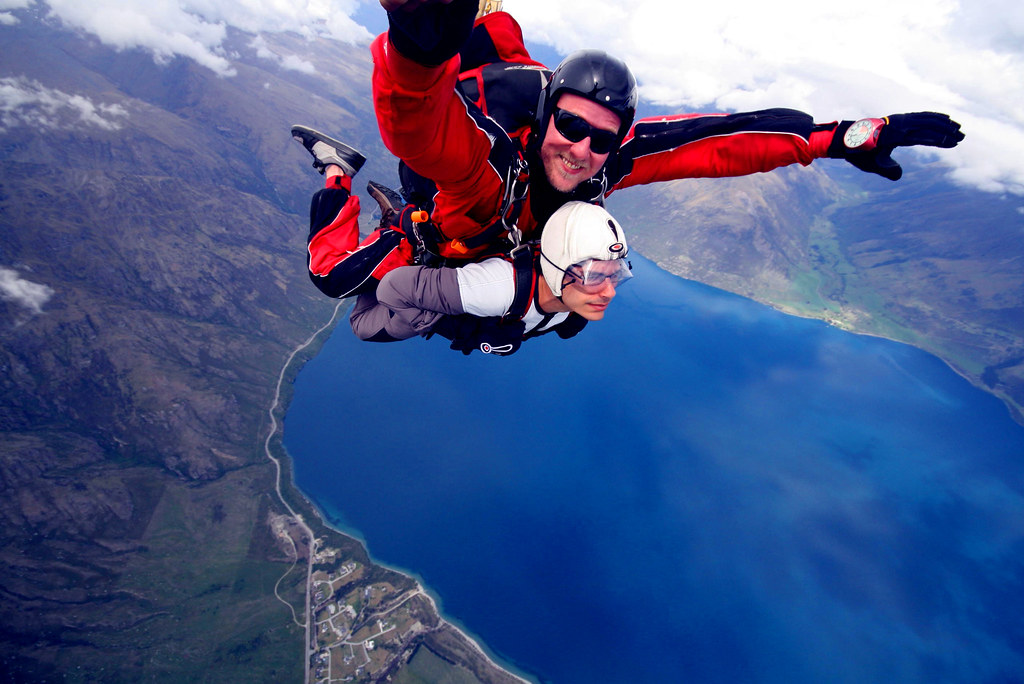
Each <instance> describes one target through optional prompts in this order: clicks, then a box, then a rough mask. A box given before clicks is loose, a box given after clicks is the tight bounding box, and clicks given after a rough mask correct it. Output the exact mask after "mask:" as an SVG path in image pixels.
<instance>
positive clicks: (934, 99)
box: [0, 0, 1024, 195]
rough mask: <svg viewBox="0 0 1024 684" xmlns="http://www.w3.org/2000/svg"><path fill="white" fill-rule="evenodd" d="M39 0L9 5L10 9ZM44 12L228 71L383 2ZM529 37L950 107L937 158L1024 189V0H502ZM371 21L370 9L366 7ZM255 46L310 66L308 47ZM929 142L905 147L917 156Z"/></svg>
mask: <svg viewBox="0 0 1024 684" xmlns="http://www.w3.org/2000/svg"><path fill="white" fill-rule="evenodd" d="M33 1H34V2H35V3H37V4H41V3H43V1H44V0H0V10H2V9H9V8H17V7H26V6H28V4H29V3H30V2H33ZM45 2H46V4H47V5H48V6H49V8H50V15H51V16H53V17H57V18H59V19H60V20H61V21H63V22H64V23H65V24H67V25H69V26H72V27H75V28H78V29H80V30H84V31H87V32H89V33H92V34H94V35H95V36H97V37H98V38H99V39H100V40H102V41H103V42H105V43H107V44H110V45H113V46H115V47H118V48H121V49H126V48H142V49H146V50H149V51H151V52H152V53H153V55H154V57H155V58H156V59H157V60H166V59H170V58H172V57H186V58H189V59H193V60H195V61H196V62H198V63H200V64H202V65H204V66H207V67H208V68H210V69H212V70H213V71H215V72H216V73H218V74H222V75H224V76H230V75H232V74H233V73H234V67H233V66H232V63H231V60H232V58H233V56H232V55H231V54H230V53H229V51H228V50H227V49H226V48H225V47H224V44H225V40H226V38H227V35H228V29H229V27H234V28H237V29H240V30H243V31H246V32H250V33H253V34H257V35H259V34H260V33H271V32H282V31H294V32H297V33H299V34H300V35H303V36H307V37H310V38H312V37H317V36H327V37H330V38H332V39H335V40H341V41H345V42H349V43H362V42H368V41H369V40H370V38H371V34H370V32H369V31H367V29H366V28H364V27H363V26H360V25H359V24H358V23H356V21H355V20H354V19H353V17H354V16H355V15H356V13H357V11H358V10H360V8H361V7H363V6H365V7H366V8H367V9H366V12H370V13H374V14H375V13H376V12H380V13H381V15H382V14H383V10H381V9H380V8H379V6H377V0H183V2H174V1H173V0H147V2H135V3H128V2H125V1H124V0H90V2H81V1H80V0H45ZM504 9H505V10H507V11H509V12H510V13H512V15H513V16H514V17H515V18H516V19H517V20H518V21H519V22H520V24H522V26H523V30H524V34H525V35H526V37H527V39H528V40H529V41H530V42H531V43H533V44H544V45H548V46H551V47H552V48H554V49H555V50H556V51H557V52H558V53H560V54H568V52H570V51H572V50H574V49H577V48H581V47H602V48H604V49H606V50H608V51H609V52H611V53H613V54H616V55H618V56H620V57H622V58H623V59H625V60H626V61H627V62H628V63H629V64H630V65H631V66H632V68H633V70H634V71H635V72H636V74H637V78H638V79H639V81H640V86H641V97H642V99H643V103H642V105H641V114H643V110H644V107H645V106H646V107H648V108H652V107H667V108H672V109H677V110H680V111H683V110H688V111H743V110H749V109H758V108H762V107H779V106H782V107H793V108H796V109H801V110H803V111H807V112H809V113H811V114H812V115H813V116H814V117H815V118H816V119H817V120H818V121H822V122H826V121H833V120H836V119H855V118H859V117H861V116H883V115H886V114H894V113H898V112H907V111H921V110H933V111H941V112H946V113H948V114H950V115H952V116H953V117H954V118H955V119H956V120H958V121H960V122H961V123H962V124H963V126H964V131H965V132H966V133H967V136H968V137H967V139H966V141H965V142H964V143H962V144H961V145H960V146H959V147H958V148H956V149H955V150H943V151H941V152H940V153H938V154H935V155H932V154H930V153H928V152H927V151H925V152H924V154H925V155H928V156H934V158H935V159H937V160H938V161H939V162H940V163H942V164H945V165H947V166H949V167H950V168H951V169H952V170H953V176H954V178H956V179H957V180H959V181H960V182H963V183H967V184H970V185H973V186H976V187H980V188H983V189H985V190H988V191H992V192H1010V193H1014V194H1018V195H1024V88H1020V87H1019V85H1018V84H1020V83H1022V82H1024V40H1022V37H1024V5H1022V4H1021V3H1018V2H1016V1H1015V0H982V1H981V2H975V3H970V4H968V3H967V0H889V1H888V2H886V3H885V5H884V6H880V7H878V8H874V9H871V10H870V11H869V10H865V9H864V7H863V5H860V4H857V3H820V2H811V1H810V0H778V1H777V2H774V3H764V2H760V1H759V0H734V1H733V2H718V3H698V4H693V3H677V2H665V0H559V2H557V3H553V2H550V0H505V2H504ZM364 16H365V15H364ZM254 47H256V49H257V50H258V54H259V55H260V56H261V57H262V58H264V59H269V60H272V61H274V62H276V63H277V64H279V65H280V66H281V67H282V68H285V69H293V70H297V71H301V72H305V73H309V72H310V70H311V69H312V66H311V64H310V62H309V60H307V59H306V58H305V57H304V56H303V55H281V54H277V53H274V52H273V51H272V50H271V49H270V48H269V47H268V45H267V43H265V42H257V43H256V44H255V45H254ZM920 153H921V152H920V151H915V152H904V153H903V156H904V157H906V156H907V155H908V154H910V155H914V154H920Z"/></svg>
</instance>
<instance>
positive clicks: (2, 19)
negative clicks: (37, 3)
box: [0, 0, 32, 26]
mask: <svg viewBox="0 0 1024 684" xmlns="http://www.w3.org/2000/svg"><path fill="white" fill-rule="evenodd" d="M31 2H32V0H0V25H4V26H13V25H14V24H17V23H18V18H17V17H16V16H14V15H13V14H11V13H10V12H5V11H3V10H12V9H24V8H26V7H28V6H29V5H30V4H31Z"/></svg>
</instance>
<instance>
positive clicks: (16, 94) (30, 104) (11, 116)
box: [0, 76, 128, 131]
mask: <svg viewBox="0 0 1024 684" xmlns="http://www.w3.org/2000/svg"><path fill="white" fill-rule="evenodd" d="M127 115H128V112H127V111H126V110H125V109H124V107H122V106H121V105H117V104H103V103H99V104H97V103H95V102H93V101H92V100H90V99H89V98H87V97H84V96H82V95H75V94H72V93H66V92H64V91H61V90H55V89H53V88H47V87H45V86H43V85H42V84H41V83H39V82H38V81H35V80H32V79H28V78H24V77H9V76H8V77H2V78H0V131H4V130H7V129H9V128H13V127H15V126H22V125H27V126H37V127H41V128H58V129H59V128H71V127H74V126H81V125H82V124H85V125H89V126H95V127H97V128H102V129H104V130H117V129H118V128H120V127H121V122H120V121H119V119H122V118H123V117H125V116H127Z"/></svg>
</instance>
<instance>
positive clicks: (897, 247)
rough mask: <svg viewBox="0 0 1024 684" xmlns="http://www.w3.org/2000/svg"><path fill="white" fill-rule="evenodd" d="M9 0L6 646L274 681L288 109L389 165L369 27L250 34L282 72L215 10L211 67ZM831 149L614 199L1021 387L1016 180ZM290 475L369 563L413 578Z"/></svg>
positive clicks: (0, 427) (293, 260)
mask: <svg viewBox="0 0 1024 684" xmlns="http://www.w3.org/2000/svg"><path fill="white" fill-rule="evenodd" d="M19 17H20V18H21V19H22V21H21V22H20V23H18V24H16V25H0V42H2V44H3V45H4V50H3V51H2V53H0V87H2V92H3V93H4V97H5V100H4V102H3V104H4V108H3V109H2V110H0V114H2V118H0V227H2V228H0V278H2V279H3V282H4V284H5V288H4V293H5V295H4V297H3V298H2V299H0V368H2V369H3V372H2V374H0V381H2V383H3V384H2V390H0V533H2V536H3V540H4V543H3V545H2V547H0V578H2V579H0V621H2V624H3V627H2V638H0V663H2V665H0V668H2V670H0V672H3V674H5V675H7V676H8V678H10V679H12V680H15V681H24V680H29V681H41V680H51V679H60V678H63V677H65V676H66V677H69V678H73V677H74V676H78V675H77V674H75V673H88V674H90V675H95V676H96V678H98V679H102V680H103V681H109V682H117V681H126V682H127V681H143V680H145V681H198V680H202V681H225V682H231V681H240V680H245V681H268V682H269V681H275V682H276V681H288V680H290V681H297V680H298V678H299V677H301V674H302V668H303V643H302V642H303V635H304V629H303V627H302V625H301V621H299V620H296V619H294V618H293V612H292V611H293V610H294V609H296V608H301V606H302V601H303V592H304V588H305V584H304V581H303V580H304V578H303V577H302V576H301V575H300V573H297V572H296V573H293V572H291V570H292V568H293V567H294V566H295V565H296V563H297V562H298V561H302V560H306V559H308V557H309V554H310V551H309V546H308V543H307V544H306V545H305V547H304V545H303V542H308V541H309V540H308V539H302V538H301V536H300V535H295V536H294V537H293V536H288V535H282V534H280V533H279V531H278V528H277V527H275V524H276V523H275V521H278V520H279V519H280V518H281V517H282V516H286V514H287V510H286V507H285V505H284V504H283V502H282V501H281V500H280V499H279V498H278V497H277V496H276V494H275V480H276V476H277V472H276V470H275V468H274V467H273V464H272V463H271V462H270V461H269V460H268V459H267V458H266V454H265V453H264V450H263V445H264V440H265V439H266V438H267V436H268V432H269V429H270V420H269V417H268V410H269V409H270V407H271V406H272V403H273V400H274V392H275V388H276V385H277V381H278V377H279V374H280V373H281V371H282V368H283V366H284V364H285V361H286V359H287V358H288V356H289V354H290V353H291V352H292V350H294V349H296V348H297V347H299V345H301V344H302V343H303V342H304V341H305V340H306V339H307V338H309V336H310V335H311V333H313V332H314V331H315V330H317V329H318V328H320V327H321V326H323V325H324V324H326V323H327V322H328V321H329V320H330V319H331V316H332V314H333V313H334V303H333V302H330V301H328V300H325V299H324V298H323V297H322V296H321V295H319V293H318V292H317V291H316V290H315V289H314V288H313V287H312V286H311V285H310V284H309V282H308V279H307V277H306V275H305V272H304V261H303V260H304V244H305V243H304V234H305V230H306V225H305V224H306V211H307V204H306V203H307V200H308V197H309V195H310V194H311V192H312V191H313V190H315V189H316V188H317V183H318V180H319V179H318V177H317V176H316V175H315V174H314V173H313V172H312V171H311V169H310V168H309V165H308V160H307V157H306V156H305V154H304V152H303V151H302V150H301V148H300V147H299V146H298V145H296V144H295V143H294V142H292V140H291V138H290V137H289V135H288V126H289V125H290V124H292V123H306V124H310V125H313V126H316V127H322V128H324V129H327V130H330V131H336V132H338V133H339V134H342V133H343V134H344V137H345V139H346V140H349V141H351V142H352V143H353V144H355V145H356V146H357V147H358V148H359V149H361V150H362V151H363V152H365V153H366V154H367V156H368V157H369V158H370V161H369V162H368V164H367V166H366V167H365V169H364V170H363V171H362V177H363V178H364V179H367V178H374V179H380V180H384V181H390V180H392V179H393V177H394V163H393V160H392V159H391V158H390V157H389V156H388V155H386V154H385V152H384V150H383V148H382V147H381V144H380V141H379V137H378V135H377V131H376V126H375V123H374V120H373V116H372V112H371V110H370V103H369V99H368V94H369V76H370V64H369V58H368V54H367V51H366V49H365V47H364V46H347V45H342V44H338V43H333V42H327V41H322V40H319V41H307V40H305V39H304V38H300V37H298V36H294V35H275V36H270V37H265V41H266V43H265V44H266V45H269V46H270V47H271V48H273V49H276V50H278V51H280V52H281V53H285V54H298V55H302V56H303V58H304V59H307V60H309V61H310V62H311V63H313V64H314V65H315V67H316V72H315V73H313V74H306V73H303V72H299V71H294V70H285V69H283V68H282V67H281V66H280V65H278V64H277V63H276V62H273V61H270V60H267V59H264V58H263V57H261V56H260V54H259V51H258V49H257V47H255V46H254V45H253V42H252V36H247V35H243V34H235V35H233V36H232V40H231V50H232V51H233V52H234V53H235V54H236V55H237V57H236V58H235V59H234V60H233V63H234V64H235V66H236V68H237V71H238V73H237V75H235V76H231V77H218V76H216V75H214V74H213V73H212V72H210V71H208V70H207V69H205V68H203V67H201V66H198V65H197V64H195V63H193V62H190V61H188V60H185V59H181V58H177V59H172V60H170V61H165V62H162V63H158V62H156V61H154V59H153V57H152V56H151V55H150V54H149V53H146V52H143V51H134V50H122V51H115V50H112V49H110V48H108V47H105V46H104V45H101V44H100V43H99V42H97V41H96V40H95V39H93V38H91V37H89V36H84V35H77V34H74V33H71V32H69V31H67V30H64V29H61V28H60V27H58V26H55V25H53V24H51V23H49V22H48V21H47V20H46V19H45V18H44V17H42V16H39V15H33V14H32V13H31V12H30V11H27V10H26V11H24V12H21V13H19ZM840 166H841V165H840V164H839V163H833V164H829V165H827V168H828V170H829V175H826V173H825V171H824V170H822V168H819V167H813V168H811V169H787V170H785V171H783V172H780V173H774V174H770V175H764V176H759V177H757V178H745V179H736V180H713V181H700V182H697V181H688V182H679V183H671V184H665V185H663V186H658V187H654V188H649V189H644V190H637V191H630V192H626V193H621V194H619V195H616V196H615V198H614V199H615V202H613V204H612V209H613V211H615V212H616V213H617V215H618V216H619V218H620V219H622V221H623V223H624V224H626V225H628V226H630V236H631V241H632V244H633V246H634V247H635V248H636V249H637V250H638V251H640V252H641V253H643V254H645V255H647V256H650V257H651V258H653V259H655V260H657V261H658V262H659V263H660V264H662V265H663V266H664V267H665V268H667V269H668V270H671V271H672V272H674V273H678V274H680V275H683V276H685V277H688V278H694V279H697V280H701V281H704V282H707V283H710V284H712V285H716V286H718V287H722V288H724V289H728V290H732V291H735V292H738V293H741V294H744V295H746V296H749V297H752V298H756V299H759V300H761V301H765V302H768V303H771V304H773V305H775V306H778V307H780V308H783V309H785V310H788V311H793V312H795V313H799V314H800V315H809V316H821V317H826V318H828V319H829V320H832V321H834V322H835V323H836V324H839V325H843V326H846V327H849V328H850V329H853V330H857V331H862V332H867V333H872V334H882V335H886V336H889V337H894V338H896V339H903V340H906V341H909V342H911V343H913V344H917V345H919V346H921V347H923V348H925V349H927V350H929V351H931V352H933V353H935V354H937V355H939V356H941V357H943V358H945V359H946V360H948V361H949V362H950V363H951V364H953V365H954V366H955V367H956V368H958V369H959V370H961V372H963V373H964V374H965V375H967V376H968V377H971V378H972V379H973V380H974V381H975V382H978V383H980V384H982V385H984V386H986V387H988V388H989V389H990V390H991V391H993V392H995V393H996V394H998V395H1000V396H1002V397H1004V398H1008V399H1009V400H1011V401H1012V402H1013V404H1014V405H1015V406H1017V407H1018V408H1019V407H1020V406H1021V405H1024V366H1022V363H1024V362H1022V357H1024V342H1022V337H1024V331H1022V325H1024V323H1022V321H1024V316H1021V309H1022V300H1024V291H1022V282H1024V278H1022V277H1021V276H1022V271H1024V266H1022V264H1024V260H1022V259H1021V255H1022V250H1024V247H1022V245H1021V243H1020V240H1019V233H1020V226H1021V218H1020V216H1021V215H1020V212H1019V210H1018V209H1017V204H1019V203H1014V202H1012V201H1008V200H1002V199H1000V198H996V197H990V196H987V195H982V194H980V193H977V192H971V191H966V190H962V189H957V188H953V187H950V186H948V185H946V184H944V183H943V182H942V181H941V180H938V179H937V176H936V175H935V174H933V173H930V172H929V171H928V170H927V169H923V168H920V167H918V168H912V169H909V170H908V173H907V178H906V180H905V181H903V182H901V183H899V184H894V185H882V184H881V183H883V181H875V180H874V179H864V178H862V177H860V176H858V175H856V174H853V173H847V172H846V171H845V169H840V168H839V167H840ZM833 170H835V171H836V172H835V173H833ZM369 206H373V203H372V201H371V200H369V198H368V197H365V196H364V207H369ZM893 215H896V216H898V217H899V221H898V222H896V223H893V222H892V216H893ZM364 227H365V224H364ZM318 346H319V343H314V344H313V345H312V346H311V347H309V349H307V350H305V351H304V352H303V354H305V355H306V358H308V355H310V354H314V353H315V352H316V351H317V349H318ZM301 360H302V359H301V358H300V359H299V363H298V364H296V365H294V366H292V367H289V368H288V369H287V370H286V373H285V380H286V382H285V385H284V386H285V388H286V389H287V387H288V382H287V381H288V380H290V379H291V378H293V377H294V375H295V373H296V372H297V371H298V366H299V365H301ZM286 394H287V392H286ZM285 400H287V396H285ZM1016 415H1017V417H1018V418H1020V414H1019V412H1018V413H1017V414H1016ZM284 480H285V481H284V483H283V484H284V490H285V500H287V501H288V503H289V505H291V506H292V507H294V508H295V509H297V510H298V511H299V512H300V513H301V514H302V515H303V518H304V519H305V521H306V522H307V523H309V524H310V525H312V526H314V528H315V534H316V535H317V536H321V535H323V536H324V537H325V538H329V539H330V541H331V544H332V545H333V546H335V547H337V548H340V549H342V550H343V552H344V553H345V554H348V556H350V557H352V558H354V559H358V560H359V562H360V563H363V564H366V565H367V566H368V567H370V568H371V570H370V571H369V572H368V573H367V581H374V580H380V581H386V582H388V583H390V584H392V585H393V586H395V587H397V588H400V589H401V588H408V587H409V586H411V583H412V582H411V580H410V579H409V578H407V577H405V576H403V575H399V574H397V573H392V572H390V571H388V570H384V569H381V568H378V567H373V566H372V565H371V564H370V563H369V559H368V558H367V557H366V553H365V551H364V550H363V549H362V548H361V547H360V546H359V544H357V543H356V542H355V541H354V540H352V539H350V538H348V537H344V536H342V535H337V534H334V533H332V532H331V531H330V530H328V529H326V528H325V527H323V526H322V524H320V522H319V519H318V517H317V515H316V513H315V512H314V511H312V510H311V509H310V506H309V505H308V503H306V502H304V501H303V500H302V498H301V496H300V495H299V494H298V493H297V492H295V491H294V490H292V489H290V488H289V483H288V469H287V468H285V471H284ZM281 580H283V581H281ZM275 591H276V592H277V593H279V594H281V596H282V597H283V601H282V600H279V598H278V597H277V596H275ZM435 617H436V616H435ZM424 643H426V642H424ZM427 646H428V647H429V648H430V649H431V651H432V652H433V653H437V654H439V655H441V656H442V658H439V659H438V660H437V663H435V664H433V665H431V667H438V668H441V669H442V670H444V671H445V672H447V673H448V674H449V675H451V676H453V677H454V676H455V675H454V674H452V673H453V672H457V673H459V674H460V676H462V677H463V679H459V680H458V681H502V679H503V677H505V675H503V674H502V673H501V672H500V671H499V670H497V668H494V667H493V666H491V665H490V664H488V663H487V662H485V661H483V660H481V659H480V658H479V657H478V656H477V654H475V653H473V652H472V649H467V648H466V642H465V641H464V640H460V637H459V636H458V635H457V634H455V633H453V632H451V631H439V632H437V633H435V635H434V639H433V641H432V642H430V643H427ZM431 657H433V656H431ZM446 663H447V664H446ZM452 663H459V664H461V665H462V666H466V667H470V668H475V675H474V679H472V680H470V679H466V677H469V675H468V674H467V673H466V670H465V669H464V668H463V667H459V666H456V665H453V664H452ZM83 676H84V675H83ZM408 681H414V679H413V676H412V675H411V674H410V675H409V679H408ZM452 681H456V680H455V679H453V680H452Z"/></svg>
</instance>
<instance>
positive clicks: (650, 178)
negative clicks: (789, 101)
mask: <svg viewBox="0 0 1024 684" xmlns="http://www.w3.org/2000/svg"><path fill="white" fill-rule="evenodd" d="M831 140H832V130H823V127H821V126H815V125H814V124H813V122H812V121H811V118H810V116H808V115H807V114H803V113H802V112H796V111H794V110H765V111H763V112H750V113H743V114H710V115H709V114H683V115H676V116H671V117H649V118H645V119H641V120H640V121H638V122H637V123H636V125H635V126H634V127H633V130H632V131H630V134H629V136H627V138H626V141H625V142H624V144H623V151H624V153H625V155H626V157H627V158H629V159H631V162H632V166H631V169H629V170H628V171H627V173H625V175H624V176H623V177H622V178H621V179H618V180H617V181H616V182H615V185H614V187H615V189H619V188H625V187H630V186H634V185H643V184H646V183H653V182H656V181H666V180H676V179H680V178H722V177H729V176H745V175H748V174H752V173H758V172H761V171H771V170H772V169H777V168H779V167H782V166H788V165H790V164H797V163H799V164H802V165H804V166H806V165H808V164H810V163H811V162H812V161H814V160H815V159H817V158H819V157H825V156H827V151H828V145H829V142H831Z"/></svg>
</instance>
